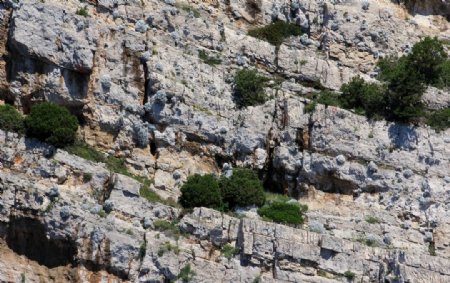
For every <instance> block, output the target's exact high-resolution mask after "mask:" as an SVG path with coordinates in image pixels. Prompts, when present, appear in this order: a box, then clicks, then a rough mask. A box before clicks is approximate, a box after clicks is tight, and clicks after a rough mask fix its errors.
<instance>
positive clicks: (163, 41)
mask: <svg viewBox="0 0 450 283" xmlns="http://www.w3.org/2000/svg"><path fill="white" fill-rule="evenodd" d="M407 2H408V3H406V6H407V7H408V8H410V10H411V11H413V12H414V13H413V14H409V13H408V10H407V9H405V8H404V6H402V5H397V4H396V3H392V2H391V1H387V0H383V1H313V0H311V1H309V0H308V1H307V0H305V1H303V0H302V1H206V2H205V1H203V2H202V1H200V2H193V1H189V2H175V1H171V0H165V1H160V0H153V1H149V0H143V1H141V0H139V1H138V0H132V1H121V0H119V1H110V0H98V1H85V2H83V3H81V2H80V1H75V0H67V1H56V0H45V1H32V0H23V1H22V0H21V1H10V0H8V1H1V3H0V98H1V99H3V100H4V101H6V102H8V103H11V104H14V105H15V106H17V107H18V108H19V109H20V110H22V111H23V112H24V113H25V114H27V113H28V111H29V109H30V106H31V105H33V104H34V103H37V102H40V101H44V100H45V101H53V102H56V103H58V104H61V105H64V106H67V107H68V108H69V109H70V110H71V111H72V112H73V113H74V114H76V115H77V116H78V117H79V119H80V121H82V127H81V129H80V133H79V135H80V137H81V138H82V139H84V140H85V141H86V142H88V143H89V144H91V145H93V146H95V147H96V148H98V149H99V150H102V151H103V152H105V154H107V155H114V156H117V157H124V158H125V159H126V164H127V166H128V169H129V171H130V172H131V173H133V174H135V175H140V176H145V177H147V178H149V179H153V180H154V183H153V184H152V185H151V189H153V190H156V191H157V192H158V194H159V195H160V196H162V197H163V198H169V197H171V198H177V197H178V195H179V188H180V186H181V185H182V184H183V182H184V181H185V180H186V178H187V176H189V175H190V174H193V173H206V172H213V173H219V172H220V170H221V168H222V166H223V164H224V163H229V164H232V165H233V166H248V167H252V168H255V169H256V170H259V171H260V173H261V175H262V176H263V177H264V179H265V185H266V187H267V188H270V189H273V190H278V191H279V192H284V193H286V194H289V195H290V196H292V197H294V198H296V199H298V200H299V201H300V202H302V203H305V204H308V206H309V212H308V217H307V222H306V224H305V225H304V226H303V227H298V228H290V227H286V226H282V225H276V224H271V223H267V222H263V221H261V220H259V219H257V217H256V216H254V215H255V213H251V212H250V213H248V218H244V219H237V218H233V217H231V216H227V215H220V214H219V213H218V212H215V211H211V210H207V209H196V210H195V211H194V212H193V213H191V214H186V215H185V216H183V217H182V219H181V222H180V223H179V227H180V228H181V230H182V231H184V233H186V235H184V236H181V237H179V238H178V236H177V235H173V234H174V232H173V231H172V232H171V230H173V229H168V230H167V231H158V229H159V228H158V227H159V226H158V224H156V225H155V223H161V222H160V221H162V220H164V221H173V220H178V219H179V218H180V217H181V213H182V212H181V211H180V210H179V208H174V207H170V206H167V205H163V204H159V203H149V202H147V201H146V200H145V199H143V198H141V197H140V193H139V190H140V189H141V188H140V187H141V184H140V183H139V182H137V181H135V180H134V179H132V178H129V177H126V176H122V175H118V174H113V173H111V172H109V171H108V170H107V169H106V167H105V166H104V165H103V164H95V163H92V162H88V161H86V160H83V159H81V158H78V157H75V156H71V155H69V154H67V153H66V152H64V151H62V150H57V151H55V149H54V148H52V147H51V146H48V145H45V144H41V143H38V142H36V141H33V140H26V139H24V138H20V137H18V136H17V135H14V134H11V133H3V132H0V162H1V165H2V168H1V170H0V238H1V241H0V252H1V254H2V255H3V254H5V256H4V257H3V256H2V257H1V258H0V281H8V282H9V281H20V280H22V278H23V276H25V277H26V280H27V281H30V282H37V281H39V280H43V281H52V280H53V281H54V282H65V281H70V282H105V281H110V282H113V281H132V282H161V281H164V280H166V281H171V280H172V281H173V280H177V279H178V274H179V273H180V270H182V268H183V267H186V266H187V264H190V266H191V268H192V270H193V271H194V272H195V275H194V279H193V281H195V282H257V281H255V280H257V279H258V278H261V281H262V282H336V281H338V282H346V281H348V279H347V278H346V277H345V276H344V274H345V273H346V272H347V271H348V272H347V275H348V277H350V276H349V274H351V273H354V277H355V279H354V281H355V282H449V281H450V278H449V276H450V274H449V272H448V266H449V262H448V260H449V257H450V246H449V238H448V234H449V232H450V222H449V220H448V219H450V217H449V216H450V215H449V212H448V211H449V205H450V201H449V199H448V193H447V191H448V189H449V188H450V138H449V136H450V131H449V130H447V131H444V132H440V133H436V132H435V131H433V130H431V129H430V128H428V127H425V126H407V125H400V124H394V123H387V122H385V121H378V122H374V121H368V120H367V119H366V118H365V117H361V116H358V115H355V114H354V113H352V112H350V111H346V110H342V109H338V108H335V107H328V108H326V107H324V106H321V105H319V106H317V107H316V110H315V111H314V112H313V113H305V111H304V108H305V105H307V104H308V103H309V100H308V99H306V98H304V97H308V95H310V94H311V93H315V92H317V91H318V89H321V88H323V87H324V88H328V89H332V90H337V89H339V88H340V86H341V84H342V83H344V82H347V81H348V80H349V79H351V78H352V77H353V76H355V75H361V76H362V77H364V78H366V79H368V80H372V79H374V78H375V75H376V68H375V64H376V61H377V60H378V59H379V58H382V57H384V56H386V55H389V54H397V55H401V54H404V53H407V52H409V51H410V50H411V47H412V45H413V44H414V43H415V42H416V41H418V40H419V39H420V37H422V36H425V35H429V36H438V37H440V38H442V39H449V38H450V33H449V24H448V22H447V21H446V19H445V17H447V16H448V3H447V2H448V1H412V2H411V1H407ZM367 3H368V5H367ZM441 5H442V6H441ZM363 7H364V9H363ZM84 12H86V13H87V14H88V16H87V17H85V16H83V15H82V14H84ZM416 12H417V14H416ZM273 20H281V21H288V22H293V23H296V24H298V25H300V26H301V27H302V29H303V30H304V33H305V34H304V35H302V36H300V37H292V38H289V39H288V40H286V41H285V43H284V44H282V45H281V46H280V47H279V48H276V47H274V46H272V45H270V44H269V43H267V42H265V41H261V40H258V39H255V38H252V37H249V36H248V35H247V31H248V29H251V28H254V27H256V26H262V25H265V24H268V23H270V22H272V21H273ZM200 50H202V51H205V52H206V53H207V54H209V55H211V56H218V57H220V59H221V60H222V61H221V63H220V64H218V65H214V66H211V65H208V64H206V63H205V62H203V61H202V60H201V59H200V58H199V51H200ZM244 67H250V68H253V67H256V68H258V70H259V71H260V72H261V73H264V74H265V75H266V76H268V77H269V78H271V79H272V81H271V82H270V83H269V87H267V89H266V92H267V93H268V94H269V95H270V96H271V99H270V100H269V101H268V102H267V103H265V104H264V105H261V106H256V107H248V108H246V109H241V110H240V109H237V108H236V107H235V104H234V102H233V93H232V89H233V86H232V81H233V75H234V73H235V72H236V71H237V70H239V69H241V68H244ZM449 101H450V99H449V92H448V90H443V91H438V90H436V89H433V88H430V89H429V90H428V92H427V94H426V95H425V97H424V102H426V103H427V104H428V105H429V106H430V107H431V108H434V109H439V108H443V107H448V106H449ZM86 176H91V178H86ZM88 179H89V180H88ZM252 215H253V216H252ZM367 219H369V221H368V220H367ZM374 219H376V220H374ZM158 221H159V222H158ZM174 225H175V226H177V225H178V224H176V221H175V222H174V223H173V225H172V226H174ZM155 226H156V227H155ZM226 243H228V244H231V245H234V246H236V247H238V248H239V249H240V252H239V254H238V255H235V256H234V257H231V259H226V258H225V257H223V256H222V255H221V252H220V249H221V247H222V246H224V245H225V244H226ZM367 245H371V247H368V246H367ZM9 261H12V262H14V264H10V263H9ZM349 272H351V273H349Z"/></svg>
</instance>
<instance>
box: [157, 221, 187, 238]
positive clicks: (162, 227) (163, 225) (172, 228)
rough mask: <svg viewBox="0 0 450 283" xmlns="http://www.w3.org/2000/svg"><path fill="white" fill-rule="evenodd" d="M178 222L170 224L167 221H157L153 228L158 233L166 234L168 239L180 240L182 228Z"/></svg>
mask: <svg viewBox="0 0 450 283" xmlns="http://www.w3.org/2000/svg"><path fill="white" fill-rule="evenodd" d="M177 224H178V222H177V221H172V222H169V221H167V220H160V219H158V220H155V221H153V227H154V229H155V230H156V231H160V232H164V235H166V236H167V237H174V238H175V239H178V238H179V237H180V235H181V232H180V228H179V227H178V225H177Z"/></svg>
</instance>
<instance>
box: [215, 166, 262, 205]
mask: <svg viewBox="0 0 450 283" xmlns="http://www.w3.org/2000/svg"><path fill="white" fill-rule="evenodd" d="M219 185H220V192H221V194H222V201H223V204H224V208H225V209H234V208H236V207H246V206H251V205H256V206H262V205H263V204H264V202H265V195H264V189H263V185H262V182H261V181H260V180H259V178H258V176H257V175H256V173H255V172H254V171H253V170H251V169H247V168H235V169H233V174H232V175H231V176H230V177H222V178H220V182H219Z"/></svg>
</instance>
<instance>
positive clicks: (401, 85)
mask: <svg viewBox="0 0 450 283" xmlns="http://www.w3.org/2000/svg"><path fill="white" fill-rule="evenodd" d="M378 66H379V68H380V76H379V78H380V79H381V80H383V81H385V82H386V86H387V92H386V94H385V97H386V99H385V100H386V117H387V118H388V119H392V120H396V121H411V120H413V119H416V118H418V117H421V116H422V115H423V113H424V112H423V109H424V106H423V104H422V102H421V98H422V95H423V93H424V91H425V84H424V83H423V80H422V78H421V75H420V74H419V73H418V71H417V70H416V69H414V68H413V67H412V66H411V65H410V64H409V61H408V58H407V57H401V58H399V59H396V58H392V57H391V58H386V59H383V60H380V61H379V62H378Z"/></svg>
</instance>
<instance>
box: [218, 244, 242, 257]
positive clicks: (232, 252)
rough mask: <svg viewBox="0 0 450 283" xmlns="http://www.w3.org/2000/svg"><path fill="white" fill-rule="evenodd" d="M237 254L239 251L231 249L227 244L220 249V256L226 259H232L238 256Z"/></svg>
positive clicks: (236, 248) (235, 248)
mask: <svg viewBox="0 0 450 283" xmlns="http://www.w3.org/2000/svg"><path fill="white" fill-rule="evenodd" d="M239 252H240V249H239V248H238V247H233V246H232V245H229V244H226V245H225V246H223V247H222V249H221V253H222V256H224V257H225V258H227V259H230V258H232V257H234V256H235V255H237V254H239Z"/></svg>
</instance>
